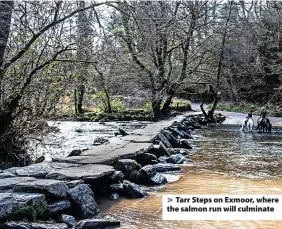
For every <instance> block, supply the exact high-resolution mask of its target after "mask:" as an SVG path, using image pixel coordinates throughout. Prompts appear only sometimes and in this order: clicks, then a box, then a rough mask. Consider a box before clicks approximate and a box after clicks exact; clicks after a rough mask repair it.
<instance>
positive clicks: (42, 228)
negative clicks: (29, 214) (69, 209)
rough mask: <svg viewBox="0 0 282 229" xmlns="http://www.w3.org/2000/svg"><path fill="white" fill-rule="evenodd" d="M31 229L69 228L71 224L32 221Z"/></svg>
mask: <svg viewBox="0 0 282 229" xmlns="http://www.w3.org/2000/svg"><path fill="white" fill-rule="evenodd" d="M30 225H31V227H30V228H31V229H68V228H69V226H68V225H67V224H65V223H47V222H40V223H31V224H30Z"/></svg>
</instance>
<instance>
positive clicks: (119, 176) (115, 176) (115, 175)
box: [110, 171, 124, 182]
mask: <svg viewBox="0 0 282 229" xmlns="http://www.w3.org/2000/svg"><path fill="white" fill-rule="evenodd" d="M123 179H124V174H123V173H122V172H121V171H114V173H113V174H112V175H111V176H110V180H111V181H113V182H119V181H121V182H122V181H123Z"/></svg>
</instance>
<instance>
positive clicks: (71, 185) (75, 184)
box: [65, 180, 84, 188]
mask: <svg viewBox="0 0 282 229" xmlns="http://www.w3.org/2000/svg"><path fill="white" fill-rule="evenodd" d="M65 184H66V185H67V186H68V188H74V187H75V186H77V185H79V184H84V180H72V181H68V182H65Z"/></svg>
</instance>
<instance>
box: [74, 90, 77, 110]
mask: <svg viewBox="0 0 282 229" xmlns="http://www.w3.org/2000/svg"><path fill="white" fill-rule="evenodd" d="M74 113H75V115H77V93H76V89H74Z"/></svg>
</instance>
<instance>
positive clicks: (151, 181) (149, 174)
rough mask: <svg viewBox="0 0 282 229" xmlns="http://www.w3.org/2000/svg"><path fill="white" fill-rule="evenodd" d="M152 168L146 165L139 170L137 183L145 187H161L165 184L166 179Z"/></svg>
mask: <svg viewBox="0 0 282 229" xmlns="http://www.w3.org/2000/svg"><path fill="white" fill-rule="evenodd" d="M153 166H154V165H146V166H143V167H142V168H141V169H140V171H139V179H138V182H137V183H139V184H145V185H163V184H166V183H167V180H166V178H165V177H164V176H163V175H162V174H160V173H157V171H156V169H155V168H154V167H153Z"/></svg>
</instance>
